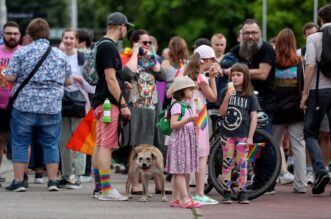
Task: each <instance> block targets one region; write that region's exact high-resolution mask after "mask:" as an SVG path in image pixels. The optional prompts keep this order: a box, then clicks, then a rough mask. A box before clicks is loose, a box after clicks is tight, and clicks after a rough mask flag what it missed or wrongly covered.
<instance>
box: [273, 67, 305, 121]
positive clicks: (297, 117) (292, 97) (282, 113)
mask: <svg viewBox="0 0 331 219" xmlns="http://www.w3.org/2000/svg"><path fill="white" fill-rule="evenodd" d="M303 82H304V79H303V69H302V63H301V62H300V63H299V64H298V65H297V66H291V67H289V68H285V69H280V68H276V103H277V109H276V111H275V112H274V115H273V121H272V123H273V124H291V123H295V122H301V121H303V118H304V113H303V111H302V110H301V109H300V101H301V93H302V88H303Z"/></svg>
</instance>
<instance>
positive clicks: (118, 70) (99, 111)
mask: <svg viewBox="0 0 331 219" xmlns="http://www.w3.org/2000/svg"><path fill="white" fill-rule="evenodd" d="M107 24H108V28H107V33H106V35H105V36H104V38H103V39H101V41H99V42H98V46H97V49H96V70H97V73H98V76H99V82H98V84H97V86H96V90H95V96H94V98H93V101H92V107H93V109H94V115H95V118H96V120H97V130H96V136H97V139H96V147H95V149H94V153H93V155H92V166H93V174H94V179H95V190H94V197H95V198H98V199H99V200H101V201H109V200H118V201H125V200H128V198H127V197H125V196H123V195H121V194H120V193H119V192H118V191H117V190H116V189H115V188H113V187H112V185H111V180H110V171H111V170H110V166H111V160H112V151H113V150H115V149H116V148H118V129H117V128H118V121H119V115H121V117H123V118H126V119H130V117H131V112H130V110H129V108H128V105H127V104H126V101H125V99H124V98H123V96H125V95H122V94H123V93H124V79H123V78H122V62H121V58H120V54H119V52H118V50H117V47H116V42H117V41H119V40H122V39H124V37H125V35H126V33H127V29H128V26H133V24H132V23H130V22H128V19H127V18H126V16H125V15H124V14H122V13H120V12H115V13H112V14H110V15H109V17H108V20H107ZM106 99H108V100H109V101H110V102H111V103H112V107H111V112H110V116H111V118H112V120H111V122H109V123H104V122H103V106H102V105H103V103H104V101H105V100H106Z"/></svg>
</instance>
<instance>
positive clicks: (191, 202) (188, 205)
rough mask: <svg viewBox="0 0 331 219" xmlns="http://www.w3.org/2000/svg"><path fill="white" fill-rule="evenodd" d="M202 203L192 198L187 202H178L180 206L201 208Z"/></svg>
mask: <svg viewBox="0 0 331 219" xmlns="http://www.w3.org/2000/svg"><path fill="white" fill-rule="evenodd" d="M200 206H201V205H200V204H199V203H197V202H194V201H192V200H188V201H187V202H184V203H182V204H181V203H180V202H178V208H199V207H200Z"/></svg>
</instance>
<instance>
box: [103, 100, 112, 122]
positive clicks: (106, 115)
mask: <svg viewBox="0 0 331 219" xmlns="http://www.w3.org/2000/svg"><path fill="white" fill-rule="evenodd" d="M102 107H103V118H102V122H104V123H110V122H111V114H110V112H111V107H112V105H111V103H110V101H109V99H108V98H107V99H106V100H105V102H103V105H102Z"/></svg>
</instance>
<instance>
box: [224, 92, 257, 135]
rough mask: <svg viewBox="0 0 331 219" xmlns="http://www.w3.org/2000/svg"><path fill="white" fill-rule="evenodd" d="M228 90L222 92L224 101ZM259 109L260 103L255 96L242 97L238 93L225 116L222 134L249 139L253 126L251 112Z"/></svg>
mask: <svg viewBox="0 0 331 219" xmlns="http://www.w3.org/2000/svg"><path fill="white" fill-rule="evenodd" d="M226 92H227V88H224V89H223V91H222V101H223V100H224V97H225V94H226ZM258 109H259V103H258V101H257V98H256V96H255V95H252V96H248V97H247V96H241V92H239V91H237V92H236V94H235V95H233V96H231V97H230V100H229V105H228V110H227V112H226V114H225V115H223V119H222V124H221V133H222V134H223V135H224V136H225V137H248V134H249V128H250V124H251V112H253V111H257V110H258Z"/></svg>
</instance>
